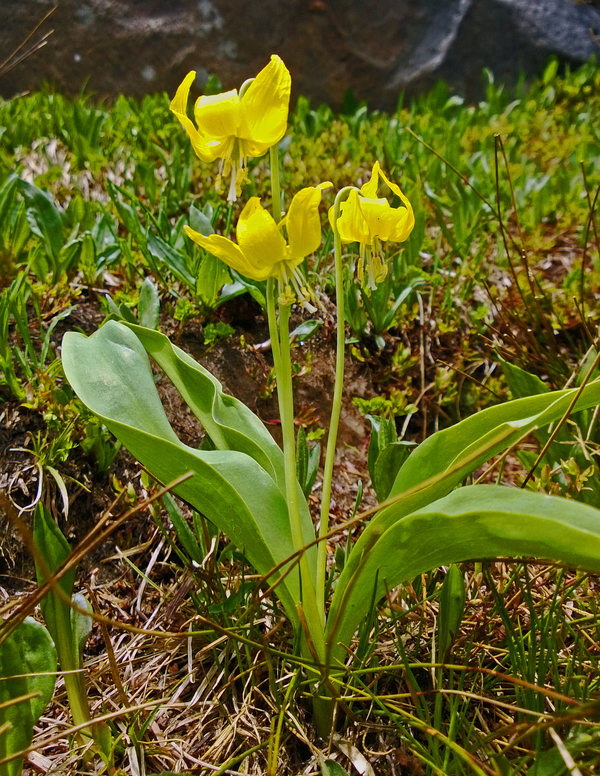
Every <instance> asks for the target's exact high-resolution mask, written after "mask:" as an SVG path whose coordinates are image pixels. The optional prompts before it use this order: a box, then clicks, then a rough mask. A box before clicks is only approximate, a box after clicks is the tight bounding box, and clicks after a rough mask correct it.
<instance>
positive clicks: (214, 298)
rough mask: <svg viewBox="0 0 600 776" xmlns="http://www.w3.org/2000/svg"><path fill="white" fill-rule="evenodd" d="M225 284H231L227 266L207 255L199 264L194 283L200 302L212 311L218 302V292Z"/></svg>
mask: <svg viewBox="0 0 600 776" xmlns="http://www.w3.org/2000/svg"><path fill="white" fill-rule="evenodd" d="M227 283H231V275H230V274H229V270H228V269H227V265H226V264H224V263H223V262H222V261H221V260H220V259H217V258H216V257H215V256H213V255H211V254H210V253H207V254H206V255H205V256H204V258H203V259H202V261H201V262H200V269H199V270H198V281H197V283H196V291H197V294H198V296H199V297H200V300H201V301H202V302H203V303H204V304H205V305H206V306H207V307H208V308H210V309H211V310H212V309H213V308H214V307H215V306H216V305H217V302H218V301H219V292H220V290H221V289H222V288H223V286H224V285H226V284H227Z"/></svg>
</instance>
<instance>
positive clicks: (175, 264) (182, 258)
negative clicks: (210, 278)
mask: <svg viewBox="0 0 600 776" xmlns="http://www.w3.org/2000/svg"><path fill="white" fill-rule="evenodd" d="M146 244H147V247H148V251H149V252H150V255H151V256H153V257H154V258H155V259H159V261H162V262H164V263H165V264H166V265H167V267H168V268H169V269H170V270H171V272H172V273H173V274H174V275H175V276H176V277H178V278H179V280H181V281H182V282H183V283H185V285H186V286H187V287H188V288H191V289H195V288H196V278H195V276H194V275H193V274H192V271H191V269H190V267H189V266H188V261H189V260H188V258H187V256H186V255H185V254H184V253H182V252H181V251H178V250H175V248H171V246H170V245H169V243H166V242H165V241H164V240H162V239H161V238H160V237H157V235H155V234H154V232H150V231H149V232H148V236H147V242H146Z"/></svg>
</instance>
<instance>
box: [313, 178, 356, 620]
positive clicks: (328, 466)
mask: <svg viewBox="0 0 600 776" xmlns="http://www.w3.org/2000/svg"><path fill="white" fill-rule="evenodd" d="M353 188H354V186H346V187H345V188H343V189H341V190H340V191H339V192H338V193H337V196H336V198H335V203H334V206H333V207H334V210H333V241H334V255H335V299H336V307H337V338H336V352H335V382H334V387H333V402H332V405H331V416H330V421H329V433H328V435H327V452H326V453H325V466H324V469H323V494H322V497H321V523H320V526H319V538H320V539H321V541H320V542H319V550H318V556H317V582H316V590H317V595H318V596H319V598H318V602H317V603H318V607H319V615H320V616H321V617H324V616H325V578H326V575H327V542H326V541H325V539H324V537H325V535H326V534H327V532H328V530H329V506H330V503H331V481H332V477H333V464H334V461H335V449H336V445H337V434H338V427H339V423H340V412H341V409H342V394H343V389H344V350H345V323H346V320H345V312H344V271H343V267H342V245H341V239H340V233H339V231H338V228H337V221H338V218H339V215H340V206H341V204H342V201H343V200H345V199H346V197H347V196H348V194H349V193H350V191H351V190H352V189H353Z"/></svg>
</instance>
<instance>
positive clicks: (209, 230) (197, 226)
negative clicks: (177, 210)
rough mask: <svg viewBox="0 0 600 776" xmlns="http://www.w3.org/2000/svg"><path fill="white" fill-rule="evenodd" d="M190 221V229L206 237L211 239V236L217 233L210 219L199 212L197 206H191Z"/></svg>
mask: <svg viewBox="0 0 600 776" xmlns="http://www.w3.org/2000/svg"><path fill="white" fill-rule="evenodd" d="M189 219H190V227H191V228H192V229H193V230H194V231H195V232H200V234H201V235H203V236H204V237H210V236H211V234H214V233H215V230H214V229H213V227H212V224H211V222H210V218H209V217H208V216H207V215H206V214H205V213H203V212H202V211H201V210H198V208H197V207H196V206H195V205H190V213H189Z"/></svg>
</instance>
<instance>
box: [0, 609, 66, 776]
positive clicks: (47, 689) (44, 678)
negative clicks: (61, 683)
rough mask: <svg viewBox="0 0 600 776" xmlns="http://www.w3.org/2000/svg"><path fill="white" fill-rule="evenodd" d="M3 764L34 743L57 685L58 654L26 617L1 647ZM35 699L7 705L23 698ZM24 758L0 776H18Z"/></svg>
mask: <svg viewBox="0 0 600 776" xmlns="http://www.w3.org/2000/svg"><path fill="white" fill-rule="evenodd" d="M0 678H1V680H0V727H3V726H4V725H6V724H7V723H8V724H9V725H10V728H9V729H8V730H7V731H6V732H4V733H2V734H0V760H1V759H4V758H5V757H9V756H10V755H12V754H15V753H16V752H20V751H21V750H22V749H27V747H28V746H30V745H31V741H32V739H33V726H34V725H35V724H36V722H37V721H38V719H39V718H40V717H41V716H42V714H43V713H44V709H45V708H46V706H47V705H48V704H49V703H50V700H51V699H52V693H53V692H54V683H55V681H56V651H55V649H54V644H53V643H52V639H51V638H50V634H49V633H48V631H47V630H46V628H44V626H43V625H41V624H40V623H39V622H36V621H35V620H34V619H33V618H32V617H27V619H26V620H24V621H23V622H22V623H21V624H20V625H19V627H18V628H17V629H16V630H15V631H14V632H13V633H11V635H10V636H9V637H8V638H7V639H5V640H4V641H3V642H2V643H1V644H0ZM29 693H35V696H34V697H33V698H30V699H28V700H23V701H19V702H17V703H14V704H13V705H5V704H7V703H10V701H15V700H17V699H18V698H21V697H22V696H24V695H27V694H29ZM22 767H23V758H22V757H18V758H16V759H15V760H11V761H10V762H8V763H4V764H3V765H0V776H19V774H20V773H21V769H22Z"/></svg>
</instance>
